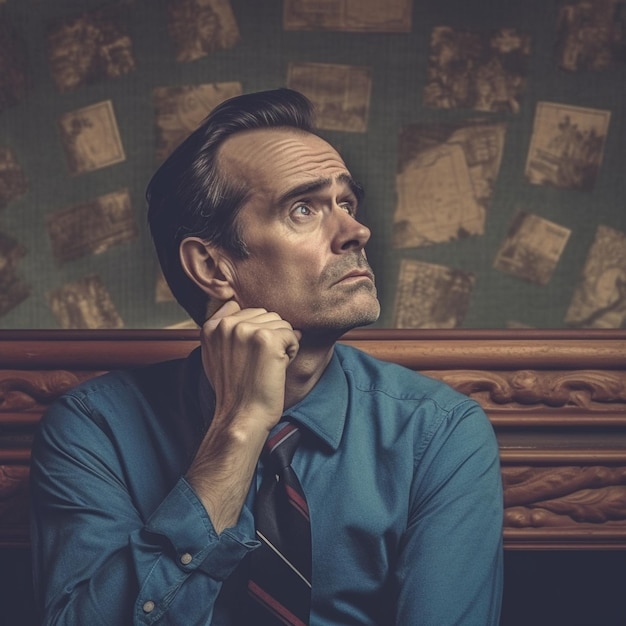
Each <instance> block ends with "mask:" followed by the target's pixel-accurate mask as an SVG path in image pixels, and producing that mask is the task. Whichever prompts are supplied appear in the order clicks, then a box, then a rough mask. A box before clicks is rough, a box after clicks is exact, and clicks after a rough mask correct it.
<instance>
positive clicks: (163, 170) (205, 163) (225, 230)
mask: <svg viewBox="0 0 626 626" xmlns="http://www.w3.org/2000/svg"><path fill="white" fill-rule="evenodd" d="M277 127H291V128H296V129H299V130H303V131H306V132H315V131H314V124H313V106H312V104H311V102H310V101H309V100H308V99H307V98H305V97H304V96H303V95H302V94H300V93H298V92H297V91H293V90H291V89H274V90H271V91H261V92H257V93H250V94H245V95H242V96H236V97H234V98H230V99H229V100H226V101H225V102H222V103H221V104H220V105H218V106H217V107H216V108H215V109H213V110H212V111H211V113H209V115H208V116H207V117H206V118H205V119H204V121H203V122H202V123H201V124H200V126H199V127H198V128H197V129H196V130H195V131H194V132H193V133H191V135H189V137H187V139H185V141H183V142H182V143H181V144H180V145H179V146H178V147H177V148H176V149H175V150H174V151H173V152H172V154H171V155H170V156H169V157H168V158H167V159H166V160H165V162H164V163H163V164H162V165H161V166H160V167H159V169H158V170H157V171H156V172H155V174H154V175H153V177H152V179H151V180H150V182H149V184H148V187H147V190H146V199H147V201H148V223H149V226H150V232H151V234H152V239H153V241H154V245H155V248H156V251H157V255H158V258H159V263H160V264H161V269H162V270H163V275H164V276H165V280H166V281H167V284H168V285H169V287H170V289H171V291H172V294H173V295H174V297H175V298H176V300H177V301H178V303H179V304H180V305H181V306H182V307H183V308H184V309H185V310H186V311H187V312H188V313H189V315H190V316H191V317H192V319H193V320H194V321H195V322H196V323H197V324H198V325H202V323H203V322H204V321H205V312H206V305H207V301H208V296H207V294H205V293H204V292H203V291H202V290H201V289H200V288H199V287H198V286H197V285H196V284H195V283H194V282H193V281H192V280H191V279H190V278H189V277H188V276H187V275H186V274H185V271H184V270H183V268H182V265H181V263H180V257H179V248H180V244H181V242H182V241H183V239H185V238H186V237H199V238H201V239H203V240H204V241H206V242H207V243H210V244H213V245H216V246H219V247H221V248H222V249H223V250H225V251H227V252H228V253H230V254H232V255H233V256H234V257H235V258H240V259H243V258H245V257H246V256H247V251H246V246H245V242H244V241H243V239H242V237H241V233H240V231H239V229H238V227H237V220H236V218H237V214H238V212H239V210H240V208H241V206H242V204H243V201H244V200H245V198H246V197H247V195H248V193H249V190H248V189H247V187H246V185H245V183H244V181H242V180H233V179H231V178H227V177H226V176H225V175H224V173H223V172H221V171H220V168H219V167H218V163H217V153H218V150H219V148H220V146H221V145H222V144H223V143H224V141H225V140H226V139H228V138H229V137H231V136H232V135H234V134H236V133H239V132H242V131H245V130H252V129H259V128H277Z"/></svg>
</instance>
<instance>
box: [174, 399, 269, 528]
mask: <svg viewBox="0 0 626 626" xmlns="http://www.w3.org/2000/svg"><path fill="white" fill-rule="evenodd" d="M262 424H263V422H262V420H255V415H254V412H252V411H250V412H249V413H246V414H244V415H243V416H241V417H240V418H239V419H237V418H235V419H232V420H231V419H222V420H220V419H216V418H214V419H213V422H212V424H211V428H209V431H208V432H207V434H206V436H205V437H204V439H203V441H202V443H201V445H200V448H199V449H198V452H197V453H196V456H195V458H194V460H193V462H192V464H191V466H190V467H189V470H188V471H187V474H186V479H187V481H188V482H189V484H190V485H191V486H192V488H193V489H194V491H195V492H196V494H197V496H198V498H199V499H200V501H201V502H202V504H203V506H204V508H205V509H206V511H207V514H208V516H209V518H210V519H211V522H212V524H213V528H214V529H215V531H216V532H217V534H218V535H219V534H220V533H221V532H222V531H223V530H224V529H226V528H230V527H231V526H234V525H235V524H236V523H237V520H238V519H239V516H240V514H241V510H242V508H243V505H244V502H245V499H246V496H247V494H248V491H249V489H250V484H251V482H252V478H253V476H254V473H255V470H256V465H257V461H258V458H259V456H260V454H261V450H262V448H263V444H264V443H265V440H266V439H267V435H268V432H269V431H268V430H267V428H265V427H263V425H262Z"/></svg>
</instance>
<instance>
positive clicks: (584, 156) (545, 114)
mask: <svg viewBox="0 0 626 626" xmlns="http://www.w3.org/2000/svg"><path fill="white" fill-rule="evenodd" d="M610 118H611V112H610V111H605V110H602V109H589V108H583V107H575V106H570V105H567V104H556V103H553V102H538V103H537V109H536V112H535V120H534V124H533V133H532V137H531V141H530V148H529V149H528V157H527V160H526V178H527V179H528V181H529V182H530V183H533V184H534V185H552V186H554V187H560V188H562V189H575V190H577V191H591V190H592V189H593V188H594V186H595V183H596V179H597V177H598V173H599V170H600V165H601V163H602V158H603V156H604V145H605V142H606V136H607V133H608V129H609V121H610Z"/></svg>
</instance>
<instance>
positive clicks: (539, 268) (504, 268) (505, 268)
mask: <svg viewBox="0 0 626 626" xmlns="http://www.w3.org/2000/svg"><path fill="white" fill-rule="evenodd" d="M570 234H571V230H570V229H569V228H565V227H564V226H560V225H559V224H555V223H554V222H551V221H549V220H547V219H545V218H543V217H540V216H539V215H534V214H533V213H526V212H524V211H519V212H518V213H517V215H516V216H515V218H514V219H513V222H512V224H511V226H510V227H509V232H508V233H507V235H506V237H505V239H504V241H503V242H502V244H501V246H500V248H499V250H498V252H497V254H496V258H495V261H494V263H493V267H494V269H497V270H500V271H501V272H506V273H507V274H512V275H513V276H517V277H518V278H523V279H524V280H527V281H529V282H531V283H537V284H539V285H547V284H548V282H550V278H552V274H553V273H554V269H555V268H556V266H557V263H558V262H559V259H560V258H561V254H562V253H563V249H564V248H565V245H566V244H567V240H568V239H569V236H570Z"/></svg>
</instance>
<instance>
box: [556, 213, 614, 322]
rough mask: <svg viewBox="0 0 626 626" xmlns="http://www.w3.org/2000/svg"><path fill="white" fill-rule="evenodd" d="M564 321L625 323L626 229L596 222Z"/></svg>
mask: <svg viewBox="0 0 626 626" xmlns="http://www.w3.org/2000/svg"><path fill="white" fill-rule="evenodd" d="M565 323H566V324H567V325H569V326H574V327H579V328H623V327H624V325H625V323H626V233H623V232H620V231H618V230H615V229H613V228H609V227H608V226H602V225H601V226H599V227H598V230H597V231H596V236H595V239H594V241H593V244H592V245H591V248H590V249H589V253H588V254H587V259H586V261H585V266H584V267H583V271H582V276H581V280H580V282H579V284H578V286H577V287H576V290H575V291H574V295H573V297H572V301H571V303H570V306H569V309H568V310H567V313H566V315H565Z"/></svg>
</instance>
